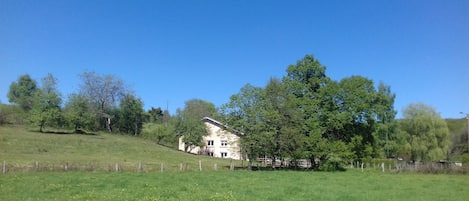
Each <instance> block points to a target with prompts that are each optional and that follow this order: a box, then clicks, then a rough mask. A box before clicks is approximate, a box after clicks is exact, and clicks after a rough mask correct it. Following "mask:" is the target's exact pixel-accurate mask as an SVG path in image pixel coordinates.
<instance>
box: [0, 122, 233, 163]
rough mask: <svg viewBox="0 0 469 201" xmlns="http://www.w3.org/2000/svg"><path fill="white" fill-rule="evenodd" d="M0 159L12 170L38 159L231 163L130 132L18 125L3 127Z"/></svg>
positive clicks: (57, 160) (68, 161)
mask: <svg viewBox="0 0 469 201" xmlns="http://www.w3.org/2000/svg"><path fill="white" fill-rule="evenodd" d="M0 160H1V162H3V160H5V161H6V162H7V163H8V166H9V167H10V169H12V170H13V169H14V167H22V166H30V167H31V166H34V163H35V161H38V162H39V163H40V164H41V165H43V166H44V165H47V164H51V165H52V164H53V165H56V166H61V165H63V164H65V163H68V164H78V165H86V164H90V163H93V164H95V166H99V167H107V166H109V165H114V164H116V163H119V165H121V166H123V167H124V168H125V167H128V168H135V169H136V167H137V164H138V161H142V165H143V168H144V169H146V170H151V169H154V170H156V169H158V171H159V170H160V165H161V163H164V166H165V169H167V170H178V169H179V165H180V163H184V164H187V165H188V166H189V168H190V169H192V170H195V169H198V166H199V160H201V161H202V165H203V169H207V168H209V169H213V167H214V164H215V163H216V164H217V166H218V167H220V168H221V167H229V164H230V160H226V159H225V160H223V159H216V158H210V157H206V156H195V155H191V154H187V153H184V152H180V151H176V150H174V149H171V148H167V147H163V146H159V145H156V144H155V143H153V142H151V141H147V140H143V139H141V138H136V137H131V136H123V135H110V134H105V133H100V134H98V135H76V134H43V133H38V132H30V131H28V130H26V129H23V128H17V127H0ZM237 163H238V164H239V161H237Z"/></svg>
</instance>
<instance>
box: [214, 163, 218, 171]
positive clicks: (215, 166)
mask: <svg viewBox="0 0 469 201" xmlns="http://www.w3.org/2000/svg"><path fill="white" fill-rule="evenodd" d="M213 169H215V171H217V170H218V166H217V164H216V163H215V164H214V165H213Z"/></svg>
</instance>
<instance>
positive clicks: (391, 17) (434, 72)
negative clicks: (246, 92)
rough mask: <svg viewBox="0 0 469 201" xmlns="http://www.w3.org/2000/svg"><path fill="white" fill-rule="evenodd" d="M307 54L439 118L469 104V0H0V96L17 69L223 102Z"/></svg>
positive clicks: (154, 98) (164, 96)
mask: <svg viewBox="0 0 469 201" xmlns="http://www.w3.org/2000/svg"><path fill="white" fill-rule="evenodd" d="M306 54H313V55H314V56H315V57H316V58H318V59H319V60H320V61H321V63H322V64H323V65H325V66H327V74H328V76H329V77H331V78H332V79H334V80H340V79H342V78H344V77H348V76H351V75H361V76H365V77H368V78H370V79H372V80H374V81H375V83H379V82H380V81H383V82H384V83H386V84H388V85H390V86H391V89H392V91H393V92H394V93H396V95H397V97H396V101H395V105H394V106H395V109H396V110H398V112H399V114H398V116H401V115H402V108H403V107H405V106H406V105H408V104H410V103H415V102H424V103H426V104H428V105H431V106H433V107H435V108H436V109H437V111H438V112H440V113H441V115H442V117H445V118H461V117H462V116H463V115H461V114H459V112H460V111H463V112H466V113H469V1H468V0H437V1H435V0H422V1H420V0H370V1H343V0H340V1H334V0H333V1H313V0H307V1H296V0H288V1H287V0H285V1H254V0H236V1H232V0H226V1H220V0H213V1H212V0H192V1H191V0H187V1H177V0H176V1H175V0H167V1H157V0H148V1H140V0H137V1H136V0H132V1H130V0H129V1H119V0H117V1H116V0H109V1H108V0H92V1H86V0H64V1H62V0H57V1H48V0H40V1H39V0H32V1H23V0H0V101H1V102H2V103H8V98H7V93H8V89H9V85H10V84H11V83H12V82H13V81H16V80H17V78H18V77H19V76H20V75H22V74H25V73H28V74H30V75H31V76H32V77H33V78H34V79H36V80H40V78H41V77H44V76H46V75H47V73H52V74H53V75H54V76H55V77H57V78H58V79H59V86H58V87H59V90H60V91H61V92H62V94H63V95H64V98H66V97H67V95H68V94H70V93H73V92H76V91H77V89H78V86H79V84H80V79H79V77H78V75H79V74H81V73H83V72H84V71H95V72H96V73H98V74H100V75H104V74H112V75H115V76H117V77H120V78H121V79H123V80H124V81H125V82H126V83H127V84H128V85H130V86H131V88H132V89H133V90H134V91H135V93H136V94H137V95H138V96H139V97H140V98H141V99H142V100H143V102H144V104H145V108H146V109H148V108H150V107H152V106H153V107H162V108H166V104H167V103H168V105H169V110H170V112H171V113H173V114H174V112H175V110H176V108H183V107H184V102H185V101H187V100H190V99H192V98H199V99H203V100H206V101H209V102H212V103H214V104H215V105H216V106H221V105H222V104H224V103H227V102H228V101H229V97H230V96H231V95H233V94H235V93H237V92H239V89H240V88H241V87H243V86H244V85H245V84H247V83H250V84H252V85H255V86H265V84H266V83H267V81H268V79H269V78H270V77H272V76H273V77H282V76H284V75H285V74H286V73H285V70H286V68H287V66H288V65H289V64H294V63H296V61H297V60H298V59H301V58H302V57H303V56H304V55H306Z"/></svg>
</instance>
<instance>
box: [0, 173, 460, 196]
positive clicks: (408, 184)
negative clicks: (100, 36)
mask: <svg viewBox="0 0 469 201" xmlns="http://www.w3.org/2000/svg"><path fill="white" fill-rule="evenodd" d="M468 183H469V176H467V175H464V176H461V175H419V174H389V173H384V174H383V173H377V172H375V173H373V172H365V173H362V172H360V171H355V170H349V171H346V172H306V171H305V172H300V171H252V172H249V171H202V172H196V171H187V172H164V173H157V172H153V173H130V172H127V173H125V172H124V173H104V172H93V173H90V172H40V173H34V172H33V173H31V172H28V173H10V174H5V175H1V176H0V200H412V201H415V200H422V201H428V200H452V201H457V200H467V198H468V197H469V191H468V190H467V186H468Z"/></svg>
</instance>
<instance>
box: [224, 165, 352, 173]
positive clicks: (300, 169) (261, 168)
mask: <svg viewBox="0 0 469 201" xmlns="http://www.w3.org/2000/svg"><path fill="white" fill-rule="evenodd" d="M229 167H230V166H226V167H225V168H229ZM234 169H235V170H248V167H246V166H245V167H235V168H234ZM251 171H298V172H308V171H314V172H345V171H347V169H346V168H338V169H324V168H306V167H294V166H290V167H275V168H272V167H271V166H252V167H251Z"/></svg>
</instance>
